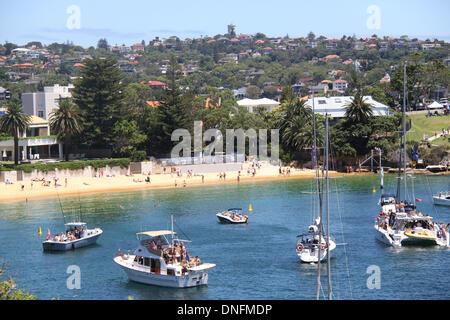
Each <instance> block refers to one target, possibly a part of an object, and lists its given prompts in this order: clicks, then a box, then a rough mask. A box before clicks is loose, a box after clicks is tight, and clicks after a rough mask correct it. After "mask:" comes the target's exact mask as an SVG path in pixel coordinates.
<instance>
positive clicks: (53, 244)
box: [42, 230, 103, 251]
mask: <svg viewBox="0 0 450 320" xmlns="http://www.w3.org/2000/svg"><path fill="white" fill-rule="evenodd" d="M102 233H103V231H101V230H99V231H98V232H97V233H95V234H93V235H90V236H86V237H84V238H81V239H77V240H73V241H64V242H57V241H44V242H43V243H42V247H43V249H44V251H68V250H75V249H78V248H83V247H87V246H90V245H92V244H94V243H96V242H97V239H98V238H99V237H100V236H101V235H102Z"/></svg>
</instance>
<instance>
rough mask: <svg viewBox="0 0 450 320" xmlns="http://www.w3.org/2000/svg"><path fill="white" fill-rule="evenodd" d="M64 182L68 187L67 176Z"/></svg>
mask: <svg viewBox="0 0 450 320" xmlns="http://www.w3.org/2000/svg"><path fill="white" fill-rule="evenodd" d="M64 184H65V186H66V188H67V178H65V179H64Z"/></svg>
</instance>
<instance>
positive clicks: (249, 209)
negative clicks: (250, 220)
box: [248, 203, 253, 211]
mask: <svg viewBox="0 0 450 320" xmlns="http://www.w3.org/2000/svg"><path fill="white" fill-rule="evenodd" d="M248 211H253V209H252V204H251V203H250V205H249V206H248Z"/></svg>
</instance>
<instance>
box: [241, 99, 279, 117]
mask: <svg viewBox="0 0 450 320" xmlns="http://www.w3.org/2000/svg"><path fill="white" fill-rule="evenodd" d="M237 103H238V105H240V106H241V107H245V108H247V110H248V112H251V113H253V112H255V111H256V109H257V108H258V107H261V108H264V109H265V111H266V112H271V111H272V110H273V109H275V107H277V106H278V105H279V104H280V103H279V102H278V101H275V100H271V99H267V98H263V99H243V100H239V101H238V102H237Z"/></svg>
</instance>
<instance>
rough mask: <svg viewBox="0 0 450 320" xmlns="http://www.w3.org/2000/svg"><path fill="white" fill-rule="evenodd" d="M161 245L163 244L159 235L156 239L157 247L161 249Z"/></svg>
mask: <svg viewBox="0 0 450 320" xmlns="http://www.w3.org/2000/svg"><path fill="white" fill-rule="evenodd" d="M161 245H162V240H161V236H158V239H156V247H157V248H158V250H161Z"/></svg>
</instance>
